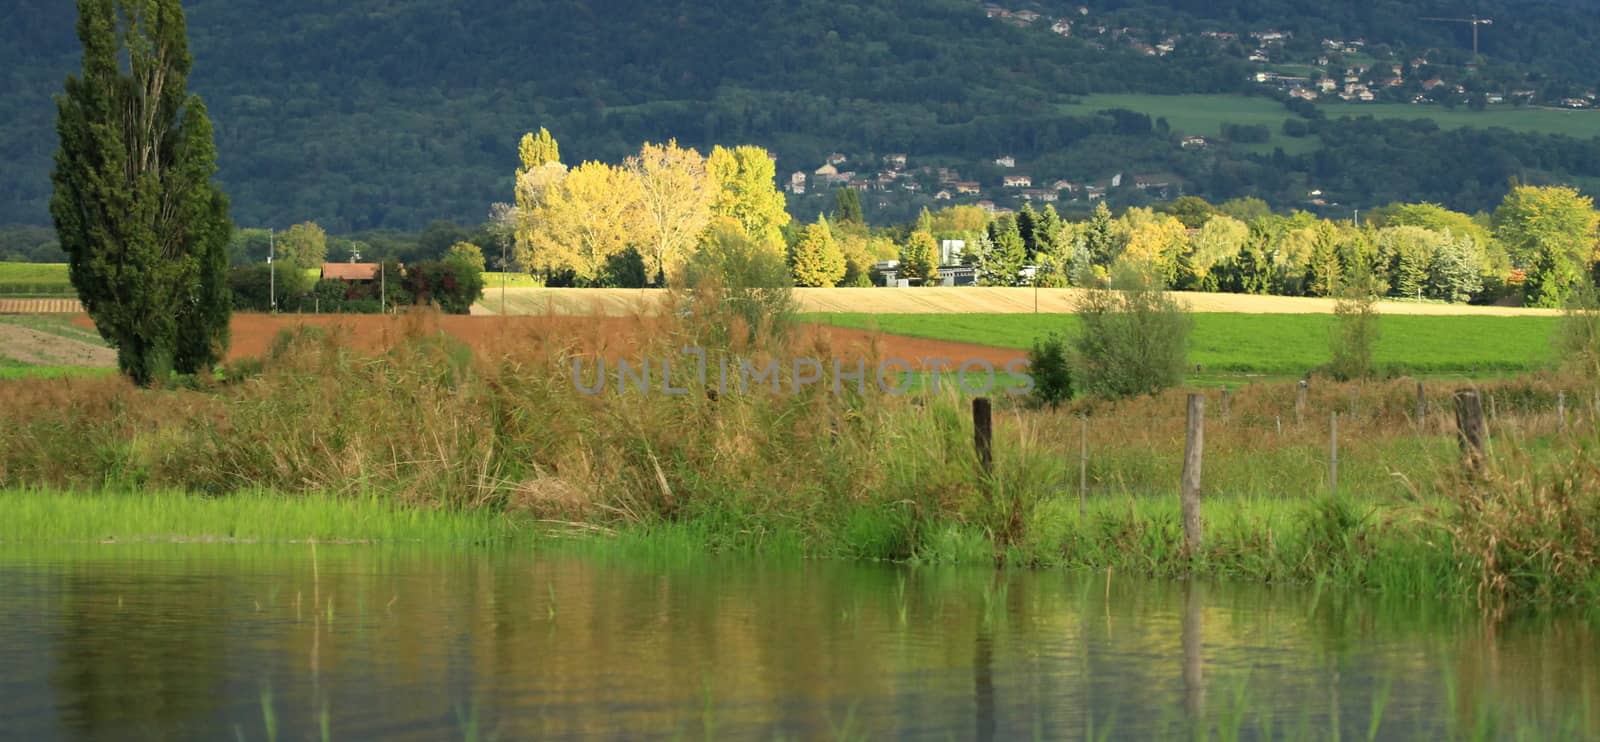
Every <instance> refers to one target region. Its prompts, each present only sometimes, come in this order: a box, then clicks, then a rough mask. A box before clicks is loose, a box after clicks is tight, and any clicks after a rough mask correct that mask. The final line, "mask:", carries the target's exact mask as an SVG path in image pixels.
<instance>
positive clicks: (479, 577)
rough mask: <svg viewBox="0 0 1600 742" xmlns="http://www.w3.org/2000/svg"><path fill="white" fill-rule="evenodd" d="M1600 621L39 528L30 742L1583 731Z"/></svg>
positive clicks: (16, 673) (10, 594)
mask: <svg viewBox="0 0 1600 742" xmlns="http://www.w3.org/2000/svg"><path fill="white" fill-rule="evenodd" d="M1597 633H1600V632H1597V631H1596V630H1595V628H1594V626H1593V625H1592V624H1590V623H1587V622H1585V621H1582V620H1577V619H1572V620H1560V619H1545V620H1539V621H1527V622H1520V623H1519V622H1512V623H1510V624H1506V625H1501V626H1499V627H1493V628H1491V627H1489V626H1486V625H1485V624H1483V623H1482V622H1480V621H1478V620H1476V619H1475V618H1474V617H1473V614H1472V613H1471V612H1470V611H1462V610H1452V609H1451V607H1450V606H1447V605H1442V604H1437V603H1429V602H1425V601H1389V602H1376V601H1374V600H1372V599H1370V598H1365V597H1360V596H1352V595H1349V594H1344V593H1332V592H1328V591H1320V592H1319V591H1315V590H1312V589H1309V588H1294V589H1285V588H1276V589H1273V588H1263V587H1254V586H1252V587H1240V586H1229V585H1217V584H1210V583H1201V584H1193V585H1187V584H1183V583H1172V582H1151V581H1142V580H1134V579H1129V578H1123V577H1119V576H1117V575H1107V574H1105V573H1100V574H1083V573H1064V572H1056V571H1036V572H1026V571H1016V572H993V571H990V570H977V569H936V568H917V567H894V566H870V565H869V566H863V565H854V564H840V563H827V562H824V563H816V562H803V563H801V562H785V563H767V564H763V563H760V562H755V563H752V562H750V561H749V560H744V559H707V560H669V561H665V562H663V561H660V560H653V559H629V558H622V557H618V556H607V555H583V554H561V555H548V554H537V555H535V554H531V553H528V552H526V551H519V552H504V553H503V552H493V551H470V550H465V549H463V550H461V551H440V550H416V551H407V550H393V549H383V548H375V547H370V546H330V545H320V546H318V547H316V548H315V550H314V551H313V549H312V547H310V546H308V545H304V546H294V547H262V546H239V545H204V544H190V545H161V546H153V545H114V544H113V545H100V544H96V545H82V546H73V547H48V548H33V547H18V546H11V547H0V736H3V737H5V738H8V739H30V740H32V739H118V740H120V739H245V740H268V739H280V740H291V739H322V738H324V737H327V738H332V739H377V738H382V739H417V740H436V739H451V738H456V739H461V738H481V739H562V738H571V739H576V738H585V739H592V738H611V739H638V738H644V737H651V736H657V737H662V738H678V737H681V738H694V739H705V738H707V737H712V738H718V739H772V738H787V739H829V738H852V739H857V738H870V739H882V738H892V739H1061V738H1081V737H1092V738H1099V737H1101V736H1109V737H1111V738H1134V739H1147V738H1153V737H1177V736H1186V735H1189V734H1190V733H1191V732H1192V725H1193V724H1195V723H1199V724H1203V725H1204V726H1205V727H1206V728H1207V729H1208V730H1210V731H1211V733H1212V734H1214V735H1228V734H1232V733H1235V732H1236V733H1238V734H1239V735H1241V736H1242V737H1244V738H1263V737H1282V736H1291V737H1296V738H1299V737H1320V738H1333V737H1335V736H1338V737H1340V738H1343V739H1366V738H1368V736H1369V733H1371V732H1373V731H1374V730H1375V731H1376V736H1378V737H1380V738H1385V739H1391V738H1400V739H1434V738H1439V737H1442V736H1450V735H1460V736H1468V737H1471V736H1475V735H1477V734H1481V735H1482V736H1483V737H1486V738H1496V737H1499V736H1501V735H1503V734H1509V733H1511V732H1512V731H1516V730H1521V731H1523V732H1537V736H1539V737H1546V738H1548V737H1567V736H1570V737H1574V738H1580V737H1585V736H1589V737H1592V736H1595V735H1594V733H1595V732H1596V731H1597V730H1600V719H1597V717H1600V703H1596V702H1597V701H1600V695H1597V694H1600V682H1597V681H1600V677H1597V675H1600V662H1597V660H1600V647H1597V642H1596V639H1597Z"/></svg>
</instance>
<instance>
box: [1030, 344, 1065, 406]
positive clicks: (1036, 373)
mask: <svg viewBox="0 0 1600 742" xmlns="http://www.w3.org/2000/svg"><path fill="white" fill-rule="evenodd" d="M1028 369H1029V373H1031V374H1032V375H1033V401H1034V402H1035V403H1037V404H1039V405H1048V406H1049V407H1050V408H1051V409H1055V408H1056V407H1059V406H1060V405H1061V403H1062V402H1066V401H1069V400H1071V399H1072V369H1071V368H1070V367H1069V365H1068V363H1067V341H1066V338H1063V337H1061V335H1059V334H1057V333H1054V332H1052V333H1050V334H1049V336H1047V337H1045V338H1043V339H1036V340H1034V341H1033V350H1031V351H1029V352H1028Z"/></svg>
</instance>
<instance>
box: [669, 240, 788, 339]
mask: <svg viewBox="0 0 1600 742" xmlns="http://www.w3.org/2000/svg"><path fill="white" fill-rule="evenodd" d="M675 294H676V299H677V300H679V301H680V302H681V303H682V304H683V305H684V307H685V311H688V312H691V313H693V314H694V315H695V316H696V317H697V319H699V320H701V321H700V322H699V323H697V326H698V327H699V328H700V329H701V331H702V334H703V337H701V338H700V340H701V341H702V342H710V343H714V344H725V343H729V342H733V341H737V342H740V343H743V342H750V341H754V340H756V339H757V338H759V337H761V336H763V335H768V336H771V337H782V336H783V335H784V333H785V332H786V331H787V328H788V326H789V325H790V324H791V323H792V322H793V320H794V315H795V313H796V312H797V311H798V310H799V304H798V303H797V302H796V301H795V298H794V277H793V276H792V275H791V274H790V272H789V265H788V263H787V261H785V260H784V256H782V255H780V254H778V253H777V252H776V251H773V250H770V249H767V248H765V247H762V246H761V245H757V244H756V243H755V242H753V241H751V240H750V238H749V237H748V236H746V235H745V234H744V232H743V230H741V229H739V228H738V227H737V226H736V225H731V224H718V225H713V226H712V228H711V229H710V231H709V232H708V233H707V235H706V237H705V239H704V240H703V241H702V242H701V244H700V248H699V249H698V250H697V251H695V254H694V255H693V256H691V257H690V258H689V261H688V263H687V264H686V265H685V266H684V268H683V274H682V276H681V278H680V280H679V281H678V285H677V286H676V287H675ZM735 328H739V329H737V330H736V329H735Z"/></svg>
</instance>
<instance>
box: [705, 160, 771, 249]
mask: <svg viewBox="0 0 1600 742" xmlns="http://www.w3.org/2000/svg"><path fill="white" fill-rule="evenodd" d="M706 170H707V172H708V173H709V174H710V177H711V182H712V183H713V184H714V188H715V191H716V193H715V196H714V197H713V199H712V206H711V213H712V214H713V215H716V216H728V217H732V218H733V219H735V220H736V221H738V222H739V225H740V226H741V227H743V228H744V232H745V234H746V235H749V237H750V239H752V240H754V241H755V242H756V244H759V245H762V246H765V247H769V248H772V249H776V250H781V249H782V247H783V227H784V226H785V225H787V224H788V223H789V212H788V211H787V210H786V209H785V203H784V200H783V193H782V192H781V191H779V190H778V187H777V181H776V180H775V178H776V173H777V164H776V163H775V162H774V161H773V159H772V155H771V154H769V153H768V152H767V151H766V150H764V149H762V148H760V147H752V146H743V147H735V148H733V149H728V148H726V147H714V148H712V150H711V155H710V156H709V157H707V158H706Z"/></svg>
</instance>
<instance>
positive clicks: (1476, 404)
mask: <svg viewBox="0 0 1600 742" xmlns="http://www.w3.org/2000/svg"><path fill="white" fill-rule="evenodd" d="M1487 433H1488V429H1487V426H1485V425H1484V421H1483V401H1482V400H1481V399H1479V398H1478V393H1477V392H1475V391H1473V390H1471V389H1461V390H1459V391H1457V392H1456V436H1457V438H1458V440H1459V441H1460V443H1461V455H1462V457H1463V458H1464V459H1465V460H1466V463H1467V469H1468V470H1469V471H1472V472H1476V471H1477V470H1478V468H1479V467H1481V466H1482V465H1483V441H1484V438H1485V436H1486V435H1487Z"/></svg>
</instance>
